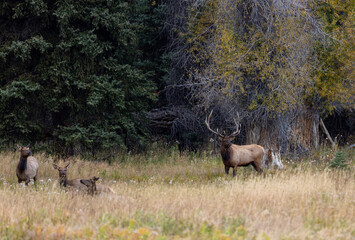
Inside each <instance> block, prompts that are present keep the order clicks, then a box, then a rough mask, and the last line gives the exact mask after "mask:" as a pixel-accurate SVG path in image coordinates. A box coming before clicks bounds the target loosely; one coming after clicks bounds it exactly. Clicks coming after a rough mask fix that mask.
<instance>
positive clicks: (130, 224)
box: [0, 149, 355, 240]
mask: <svg viewBox="0 0 355 240" xmlns="http://www.w3.org/2000/svg"><path fill="white" fill-rule="evenodd" d="M344 151H345V156H346V157H345V161H346V163H347V164H348V166H347V168H346V169H345V170H338V169H333V168H330V167H329V162H330V161H332V160H333V159H334V158H335V153H336V152H335V151H332V150H327V149H322V150H320V151H318V152H314V153H312V154H310V155H308V156H307V157H304V158H284V159H283V162H284V164H285V166H286V169H285V170H276V169H273V170H264V174H263V175H262V176H258V175H257V174H256V172H255V171H254V170H253V169H252V168H251V167H247V168H240V169H238V173H237V177H236V178H232V177H231V176H225V175H224V167H223V164H222V161H221V159H220V156H218V155H210V154H208V153H202V154H196V155H195V154H188V153H186V154H184V155H183V156H182V157H180V155H179V152H178V151H177V150H176V149H170V150H165V151H163V150H151V151H148V152H147V153H145V154H137V155H129V154H119V155H118V156H117V157H116V158H114V159H113V160H112V161H110V163H108V162H94V161H86V160H83V159H80V158H74V159H71V162H72V164H71V167H70V168H69V170H68V178H69V179H71V178H90V177H93V176H97V177H100V178H101V179H102V182H103V183H104V184H107V185H109V186H110V187H111V188H112V189H114V191H115V192H116V193H115V194H110V195H107V194H106V195H97V196H90V195H87V194H83V193H78V192H72V191H71V192H70V191H69V192H66V191H63V190H61V189H60V187H59V184H58V172H57V171H56V170H55V169H53V167H52V163H53V159H52V157H50V156H47V155H45V154H41V153H34V156H35V157H36V158H37V159H38V160H39V163H40V168H39V177H38V183H37V184H36V185H30V186H28V187H24V186H23V185H20V184H18V183H17V179H16V174H15V169H16V164H17V162H18V159H19V153H18V152H2V153H0V165H1V168H0V239H265V240H266V239H285V240H286V239H354V238H355V173H354V172H355V171H354V169H355V168H354V161H353V159H354V156H355V154H354V151H353V150H344ZM57 164H58V165H60V166H63V165H64V164H65V163H64V162H63V160H61V159H59V161H58V162H57Z"/></svg>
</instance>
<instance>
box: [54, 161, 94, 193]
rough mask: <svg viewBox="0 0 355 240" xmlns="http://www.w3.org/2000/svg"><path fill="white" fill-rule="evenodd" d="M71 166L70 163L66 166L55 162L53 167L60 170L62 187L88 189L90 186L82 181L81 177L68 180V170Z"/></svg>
mask: <svg viewBox="0 0 355 240" xmlns="http://www.w3.org/2000/svg"><path fill="white" fill-rule="evenodd" d="M69 166H70V163H68V164H67V165H66V166H65V167H59V166H57V165H56V164H54V163H53V168H54V169H56V170H58V172H59V184H60V187H65V188H68V189H73V190H79V191H87V190H88V188H87V186H85V185H84V184H82V183H81V182H80V180H81V179H71V180H68V177H67V170H68V168H69Z"/></svg>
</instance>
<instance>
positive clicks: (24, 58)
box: [0, 0, 166, 151]
mask: <svg viewBox="0 0 355 240" xmlns="http://www.w3.org/2000/svg"><path fill="white" fill-rule="evenodd" d="M163 7H164V5H162V4H160V5H158V4H156V5H154V6H153V5H152V4H151V3H150V2H149V1H143V0H142V1H136V2H134V3H129V2H127V1H109V0H95V1H71V0H69V1H64V2H63V1H59V0H58V1H45V0H31V1H29V0H28V1H10V0H5V1H4V2H2V3H1V4H0V17H1V18H2V19H3V22H4V24H2V25H1V27H0V31H1V32H2V35H1V36H0V99H1V101H0V112H1V114H0V139H1V141H2V142H4V143H5V142H6V143H10V142H17V141H20V142H24V143H32V144H33V143H36V142H42V143H45V142H48V143H49V144H51V145H53V144H52V143H55V146H57V150H58V151H62V149H66V148H68V147H71V148H73V147H75V146H78V147H79V146H80V147H83V148H84V149H89V150H90V151H100V150H104V149H108V148H112V147H129V148H138V147H139V146H141V145H144V144H145V143H146V140H145V139H146V130H145V129H146V128H145V122H144V117H143V116H144V112H145V111H147V110H148V109H149V108H150V107H151V106H152V103H154V102H155V101H156V99H157V98H156V95H155V93H154V92H155V91H156V88H157V84H158V85H159V84H161V82H160V81H162V80H161V79H163V78H164V74H166V72H162V71H161V70H157V71H156V69H158V67H157V66H158V65H159V63H160V61H161V60H160V59H163V57H162V52H157V53H155V55H153V56H151V57H150V58H147V55H152V54H154V47H156V44H163V42H164V39H160V40H161V41H160V42H159V43H157V42H158V41H154V40H152V39H154V36H153V35H154V34H157V33H156V30H157V28H159V27H160V25H161V21H160V19H161V18H162V17H163V15H162V11H161V9H163Z"/></svg>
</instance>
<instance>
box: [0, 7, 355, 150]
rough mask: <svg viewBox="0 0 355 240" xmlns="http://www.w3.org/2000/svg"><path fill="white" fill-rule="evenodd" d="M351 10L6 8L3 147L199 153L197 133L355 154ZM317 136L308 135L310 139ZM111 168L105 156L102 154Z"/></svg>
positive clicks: (203, 140)
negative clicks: (236, 131) (352, 148)
mask: <svg viewBox="0 0 355 240" xmlns="http://www.w3.org/2000/svg"><path fill="white" fill-rule="evenodd" d="M353 11H354V8H353V5H352V3H351V1H341V2H340V1H311V0H309V1H301V2H297V4H296V3H294V2H293V1H291V0H290V1H269V0H262V1H252V0H246V1H241V0H226V1H216V0H206V1H194V0H192V1H182V0H177V1H173V0H161V1H152V0H149V1H148V0H136V1H120V0H117V1H111V0H91V1H84V0H68V1H61V0H31V1H27V0H25V1H16V0H4V1H2V2H1V3H0V34H1V35H0V145H1V147H2V148H12V146H14V145H15V144H16V143H20V144H31V145H34V146H35V147H36V148H37V149H41V148H42V149H43V150H46V151H49V152H52V153H61V154H64V155H73V154H87V153H90V154H91V155H92V156H94V157H96V156H97V154H102V153H105V156H106V155H107V153H110V152H113V151H117V150H120V149H125V150H132V151H142V150H144V149H145V147H146V146H148V144H149V142H150V141H152V138H154V139H164V141H171V142H172V143H176V142H178V143H179V148H180V150H185V149H186V150H190V151H197V149H198V148H199V147H201V146H203V145H206V144H207V142H208V136H209V135H208V132H207V129H206V128H205V126H204V125H203V121H204V118H205V116H206V114H207V113H208V112H210V111H211V110H214V112H215V118H214V120H212V125H213V126H214V128H215V129H216V128H219V129H226V130H227V131H229V130H231V129H232V128H233V126H234V122H233V118H234V117H235V116H236V114H237V112H238V113H239V114H240V116H241V123H242V129H243V130H242V133H241V137H240V138H239V139H238V140H237V141H239V142H240V143H249V142H254V143H259V144H262V145H267V147H270V148H272V147H273V146H275V145H281V146H282V148H283V149H284V151H285V150H288V151H297V152H299V151H303V152H304V151H308V150H310V149H311V148H314V147H318V146H319V144H320V142H321V140H322V132H321V131H320V130H319V129H321V128H319V123H320V119H322V118H323V119H324V123H325V125H326V126H327V128H328V130H329V132H330V134H331V136H332V137H333V138H335V137H337V138H338V140H339V141H340V143H341V144H347V143H352V141H354V127H353V126H354V119H355V118H354V111H353V110H354V81H353V79H352V77H353V65H354V64H353V63H354V55H355V54H354V39H353V30H354V29H353V25H352V22H353V20H354V19H353V18H354V17H353V16H354V13H353ZM310 132H311V133H310ZM108 156H109V155H108Z"/></svg>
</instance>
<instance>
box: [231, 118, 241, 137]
mask: <svg viewBox="0 0 355 240" xmlns="http://www.w3.org/2000/svg"><path fill="white" fill-rule="evenodd" d="M237 115H238V123H237V121H236V120H235V118H233V120H234V124H235V126H236V127H237V129H236V130H235V131H234V132H233V133H232V134H231V135H230V136H231V137H232V136H233V137H235V136H237V135H238V134H239V133H240V127H241V124H240V117H239V113H238V112H237Z"/></svg>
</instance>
